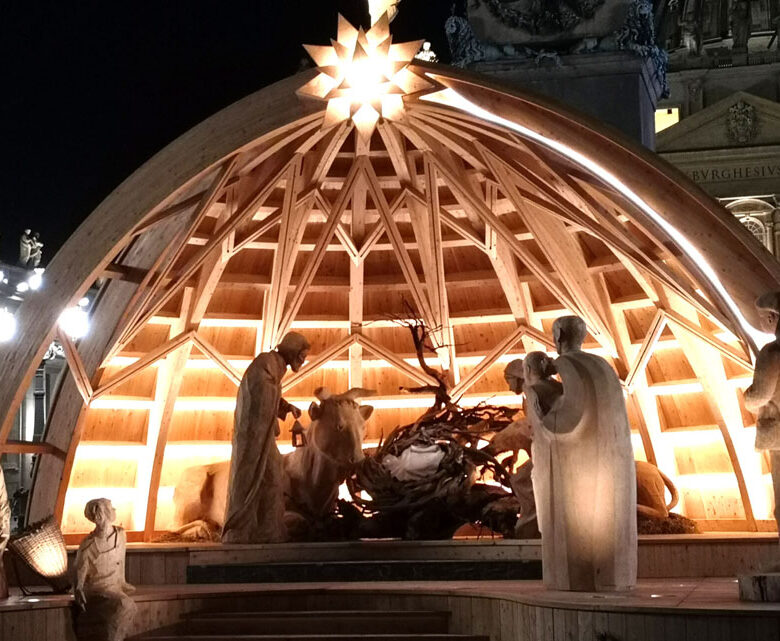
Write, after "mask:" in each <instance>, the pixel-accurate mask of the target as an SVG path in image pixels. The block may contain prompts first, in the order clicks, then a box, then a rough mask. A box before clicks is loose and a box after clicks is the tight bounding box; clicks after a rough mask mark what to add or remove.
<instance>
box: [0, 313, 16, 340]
mask: <svg viewBox="0 0 780 641" xmlns="http://www.w3.org/2000/svg"><path fill="white" fill-rule="evenodd" d="M15 334H16V317H15V316H14V315H13V314H12V313H11V312H9V311H8V310H7V309H6V308H5V307H3V308H2V309H0V343H7V342H8V341H10V340H11V339H12V338H13V337H14V335H15Z"/></svg>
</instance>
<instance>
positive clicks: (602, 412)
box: [525, 316, 637, 591]
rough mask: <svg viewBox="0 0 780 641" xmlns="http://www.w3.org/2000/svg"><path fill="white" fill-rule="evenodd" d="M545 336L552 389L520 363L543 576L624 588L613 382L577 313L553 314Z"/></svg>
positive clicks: (619, 433) (625, 444)
mask: <svg viewBox="0 0 780 641" xmlns="http://www.w3.org/2000/svg"><path fill="white" fill-rule="evenodd" d="M553 334H554V339H555V344H556V346H557V348H558V353H559V354H560V356H559V357H558V358H557V359H555V361H554V367H555V370H556V371H557V373H558V374H559V376H560V378H561V382H562V385H563V389H562V393H561V394H560V395H556V394H555V392H554V390H553V389H552V387H551V383H552V381H548V380H546V379H541V378H539V374H537V375H536V378H538V380H534V375H533V372H532V371H531V368H530V367H526V383H525V392H526V398H527V401H526V402H527V404H528V413H529V416H530V417H531V421H532V424H533V429H534V439H533V446H532V452H533V461H534V476H533V482H534V495H535V497H536V507H537V511H538V514H539V529H540V530H541V532H542V567H543V575H544V583H545V585H546V586H547V587H548V588H550V589H554V590H580V591H612V590H624V589H628V588H631V587H633V586H634V585H635V583H636V566H637V551H636V546H637V524H636V475H635V467H634V456H633V451H632V447H631V431H630V428H629V424H628V416H627V415H626V406H625V401H624V399H623V390H622V388H621V385H620V381H619V379H618V377H617V375H616V374H615V371H614V370H613V369H612V368H611V367H610V365H609V364H608V363H607V361H605V360H604V359H603V358H601V357H600V356H596V355H595V354H588V353H586V352H583V351H582V349H581V348H582V343H583V341H584V340H585V336H586V334H587V330H586V327H585V322H584V321H583V320H582V319H581V318H579V317H577V316H564V317H562V318H559V319H557V320H556V321H555V323H554V324H553ZM529 358H530V355H529ZM526 360H528V358H527V359H526ZM536 369H537V370H538V371H539V372H541V371H543V369H546V368H536Z"/></svg>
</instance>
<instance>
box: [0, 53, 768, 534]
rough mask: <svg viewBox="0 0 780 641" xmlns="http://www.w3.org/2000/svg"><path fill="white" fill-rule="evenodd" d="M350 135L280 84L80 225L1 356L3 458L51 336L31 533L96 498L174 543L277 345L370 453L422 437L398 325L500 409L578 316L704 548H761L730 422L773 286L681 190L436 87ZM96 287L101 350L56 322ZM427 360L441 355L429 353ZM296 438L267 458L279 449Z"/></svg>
mask: <svg viewBox="0 0 780 641" xmlns="http://www.w3.org/2000/svg"><path fill="white" fill-rule="evenodd" d="M411 69H412V70H413V71H414V73H416V74H417V75H418V76H420V77H423V78H426V79H427V80H428V81H429V82H430V84H431V88H430V89H429V90H427V91H421V92H418V93H412V94H411V95H409V96H406V97H405V99H404V102H405V112H404V115H403V117H402V118H400V119H393V120H388V119H384V120H381V121H380V122H379V123H378V124H377V126H376V128H375V129H374V130H373V132H371V133H370V135H365V134H364V133H363V132H361V131H359V130H358V128H356V126H355V125H354V124H353V121H351V120H349V119H346V120H344V121H342V122H340V123H337V124H332V125H330V124H329V123H328V122H325V121H326V111H325V107H324V105H323V103H322V102H318V101H313V100H309V99H305V98H302V97H300V96H298V95H297V94H296V91H297V90H298V89H299V88H300V87H301V86H303V85H304V84H305V83H306V82H307V81H310V80H311V79H312V78H313V77H314V76H313V73H312V72H305V73H303V74H300V75H298V76H294V77H291V78H288V79H286V80H284V81H282V82H279V83H277V84H275V85H272V86H270V87H267V88H265V89H263V90H261V91H259V92H257V93H256V94H253V95H251V96H249V97H247V98H246V99H244V100H242V101H240V102H238V103H236V104H234V105H232V106H230V107H228V108H226V109H225V110H223V111H222V112H220V113H218V114H216V115H215V116H213V117H212V118H210V119H208V120H206V121H205V122H204V123H202V124H201V125H199V126H197V127H195V128H194V129H193V130H191V131H190V132H188V133H186V134H185V135H183V136H182V137H181V138H180V139H178V140H177V141H175V142H173V143H172V144H171V145H169V146H168V147H167V148H166V149H164V150H163V151H161V152H160V153H159V154H158V155H156V156H155V157H154V158H152V159H151V160H150V161H149V162H147V163H146V164H145V165H144V166H143V167H141V168H140V169H139V170H138V171H137V172H136V173H134V174H133V175H132V176H131V177H130V178H128V179H127V180H126V181H125V182H124V183H123V184H122V185H121V186H119V187H118V188H117V190H116V191H115V192H114V193H112V194H111V195H110V196H109V197H108V198H107V199H106V200H105V201H104V202H103V203H102V204H101V205H100V206H99V207H98V208H97V210H95V212H94V213H92V215H91V216H90V217H89V218H88V219H87V220H86V221H85V222H84V223H83V224H82V225H81V227H79V229H78V230H77V231H76V233H75V234H74V235H73V237H72V238H71V239H70V241H69V242H68V243H67V244H66V245H65V246H64V247H63V248H62V250H61V251H60V252H59V253H58V254H57V256H56V257H55V258H54V260H53V261H52V263H51V265H50V266H49V268H48V269H47V272H46V278H45V282H44V285H43V287H42V288H41V290H40V291H39V292H37V293H36V295H34V296H30V297H29V298H28V299H27V300H26V301H25V303H24V305H23V306H22V308H21V310H20V311H19V315H18V322H19V326H20V327H23V328H24V334H23V336H21V337H20V339H19V340H18V341H16V342H15V343H12V344H10V345H7V346H4V347H3V351H2V355H1V358H0V366H1V367H2V371H3V372H4V376H3V380H2V381H1V382H0V385H1V386H2V387H0V401H1V402H0V407H2V408H3V411H4V412H5V416H4V421H3V423H2V431H0V447H3V446H5V447H6V448H7V447H8V444H7V443H6V439H7V434H8V429H9V426H10V424H11V421H12V419H13V416H14V414H15V412H16V410H17V408H18V406H19V403H20V401H21V398H22V397H23V394H24V390H25V389H26V386H27V385H28V383H29V381H30V379H31V377H32V375H33V373H34V371H35V368H36V366H37V364H38V362H39V361H40V359H41V357H42V355H43V352H44V351H45V350H46V347H47V346H48V344H49V343H50V341H51V340H52V339H54V338H55V337H57V338H58V339H59V340H60V341H61V342H62V344H63V347H64V349H65V353H66V356H67V360H68V366H69V367H68V371H69V375H67V376H65V377H64V378H63V380H62V381H61V384H60V386H59V390H58V393H57V394H56V397H55V399H54V402H53V404H52V407H51V409H50V412H49V415H48V421H47V432H46V437H45V443H43V444H37V445H35V447H36V448H37V449H36V450H35V451H38V452H40V453H41V456H40V460H39V464H38V466H37V472H36V479H35V485H34V489H33V494H32V498H31V507H30V518H31V519H35V518H40V517H41V516H43V515H45V514H47V513H51V512H54V513H55V514H56V515H57V517H58V518H60V519H61V520H62V525H63V529H64V531H65V532H66V533H70V534H77V533H79V532H84V531H86V530H87V524H86V522H85V521H84V518H83V516H82V509H83V505H84V503H85V502H86V500H88V499H90V498H93V497H95V496H107V497H109V498H111V499H112V501H113V502H114V505H115V506H116V507H117V511H118V514H119V520H120V521H121V522H122V524H123V525H124V526H125V527H126V528H127V529H128V530H129V531H130V537H131V539H132V538H133V537H135V538H136V540H140V539H142V538H143V537H146V539H147V540H148V539H149V538H150V537H151V536H152V535H153V534H154V533H155V531H159V530H163V529H165V528H166V527H167V526H168V525H169V524H170V519H171V511H172V491H173V487H174V485H175V483H176V481H177V479H178V476H179V475H180V473H181V471H182V470H183V469H184V468H185V467H187V466H189V465H193V464H196V463H199V462H209V461H216V460H223V459H227V458H229V456H230V439H231V430H232V419H233V416H232V410H233V407H234V400H235V394H236V385H237V384H238V382H239V380H240V377H241V373H242V371H243V369H244V368H245V367H246V366H247V365H248V363H249V362H250V360H251V359H252V358H253V357H254V356H255V355H256V354H257V353H258V352H259V351H261V350H264V349H268V348H269V347H272V346H273V345H275V343H276V342H277V341H278V340H279V339H280V337H281V336H282V335H283V334H284V333H285V332H286V331H287V330H289V329H295V330H296V331H299V332H301V333H303V334H305V335H306V336H307V337H308V339H309V340H310V342H311V343H312V351H311V356H310V362H309V363H308V364H307V365H306V366H305V367H304V368H303V369H302V370H301V371H300V372H299V373H298V374H295V375H292V374H288V378H287V379H285V382H284V388H285V396H286V398H287V399H288V400H291V401H293V402H296V403H300V405H301V407H307V406H308V404H309V402H310V401H311V399H312V396H313V390H314V389H315V388H316V387H318V386H321V385H326V386H328V387H329V388H331V389H334V390H341V389H346V388H347V387H348V386H355V385H362V386H363V387H369V388H374V389H376V390H377V392H378V395H377V397H376V398H375V399H373V402H372V404H373V405H374V406H375V407H376V411H375V413H374V416H373V418H372V419H371V420H370V422H369V424H368V432H367V436H366V440H367V442H368V443H369V444H370V443H373V442H376V441H377V440H378V439H379V437H380V435H381V434H382V433H385V434H387V433H388V432H389V431H390V430H391V429H392V428H393V427H394V426H396V425H398V424H401V423H405V422H410V421H412V420H414V418H416V417H417V416H418V415H419V414H420V413H421V411H422V409H423V408H424V407H427V406H428V405H429V404H430V400H431V399H430V397H425V396H422V397H421V396H415V395H400V394H399V391H398V390H399V386H402V385H420V384H426V383H428V382H429V377H428V376H427V375H426V374H425V373H424V372H422V371H421V370H420V368H419V367H417V365H416V364H415V361H414V354H413V353H412V351H413V349H412V341H411V338H410V335H409V332H408V330H407V329H406V328H404V327H402V326H400V325H399V324H398V323H397V320H398V319H403V318H408V317H409V315H410V310H412V311H413V313H414V315H415V316H417V317H419V318H422V319H424V320H425V321H426V323H427V324H428V326H429V327H433V328H437V331H436V332H435V337H436V338H437V340H438V342H439V346H440V348H439V349H438V350H437V356H438V361H439V363H438V365H439V366H441V367H444V368H446V369H447V370H448V372H449V376H450V380H451V382H452V385H453V388H452V392H453V395H454V396H461V395H462V401H461V402H462V403H463V404H464V405H468V404H474V403H477V402H481V401H485V400H489V399H492V402H497V403H500V404H517V403H518V401H519V399H517V398H516V397H513V396H511V395H509V393H508V392H507V391H506V385H505V382H504V380H503V376H502V372H503V369H504V367H505V365H506V363H507V362H508V361H510V360H512V359H514V358H520V357H522V356H523V354H524V353H525V352H526V351H532V350H538V349H543V350H549V349H551V346H552V341H551V331H550V327H551V324H552V322H553V320H554V319H555V318H557V317H558V316H561V315H565V314H570V313H575V314H578V315H580V316H582V317H583V318H584V319H585V320H586V322H587V324H588V327H589V329H590V337H589V340H588V342H587V343H586V348H587V349H591V350H594V351H597V352H598V353H599V354H601V355H603V356H604V357H605V358H607V359H609V360H610V362H611V363H613V365H614V367H615V369H616V370H617V372H618V374H619V376H620V377H621V379H622V380H623V381H624V382H625V388H626V399H627V404H628V409H629V417H630V420H631V424H632V428H633V430H634V438H635V440H634V442H635V450H636V456H637V458H641V459H646V460H649V461H652V462H655V463H656V464H658V465H659V467H660V468H661V469H662V470H663V471H664V472H665V473H666V474H668V475H669V476H670V477H672V478H673V479H674V480H675V482H676V483H677V485H678V487H679V488H680V491H681V495H682V501H681V506H680V508H679V509H680V510H681V511H682V512H683V513H684V514H686V515H687V516H689V517H691V518H694V519H697V520H698V521H699V522H700V523H701V525H702V527H703V528H705V529H720V530H723V529H732V530H754V531H755V530H757V529H769V528H771V527H772V525H771V524H770V521H769V520H768V519H769V518H770V514H771V512H770V510H771V484H770V483H769V480H768V478H769V477H768V468H767V463H766V462H765V461H764V460H763V458H762V455H761V454H760V453H756V452H755V451H754V449H753V439H754V434H755V430H754V427H753V426H754V418H753V417H752V416H751V415H750V414H749V413H748V412H747V411H746V410H745V408H744V405H743V403H742V391H741V390H742V389H744V387H746V385H747V384H749V381H750V376H751V358H752V356H751V354H752V353H754V351H755V341H756V340H757V338H756V337H757V336H758V334H757V333H756V332H755V331H754V329H753V328H754V327H757V326H758V319H757V318H756V315H755V312H754V311H753V305H752V303H753V300H754V299H755V298H756V297H757V296H758V295H759V294H762V293H764V292H765V291H768V290H771V289H777V288H779V287H780V268H779V267H778V264H777V263H776V262H775V261H774V259H773V258H772V256H771V255H770V254H769V253H768V252H766V251H765V250H764V249H763V248H762V247H761V246H760V245H759V244H758V243H757V242H756V240H755V239H754V238H753V237H752V236H751V235H750V233H749V232H748V231H747V230H745V229H743V228H742V227H741V226H740V225H739V223H738V222H737V221H736V220H735V219H734V218H733V217H732V216H731V215H730V214H729V213H728V212H726V211H725V210H724V209H722V208H721V207H720V206H719V205H718V204H717V203H716V202H714V201H713V200H711V199H710V198H709V197H707V196H706V195H705V194H704V193H703V192H701V191H700V190H699V189H698V188H697V187H695V186H694V185H693V184H692V183H691V182H689V181H688V180H687V179H686V178H685V177H683V176H682V175H681V174H679V173H677V172H676V171H675V170H673V169H672V168H671V167H669V166H668V165H666V164H664V163H663V162H661V161H660V160H658V159H657V158H656V157H655V156H654V155H653V154H651V153H650V152H647V151H646V150H644V149H641V148H639V147H638V146H637V145H635V144H632V143H630V142H626V141H623V140H621V139H620V137H619V136H618V135H617V134H615V133H614V132H611V131H607V130H606V129H605V128H604V127H603V126H601V125H599V124H597V123H595V122H593V121H589V120H587V119H585V118H584V117H581V116H577V115H574V114H571V113H569V112H568V111H567V110H566V109H564V108H562V107H561V106H559V105H557V104H553V103H550V102H549V101H547V100H543V99H541V98H538V97H534V96H531V95H525V94H515V93H512V92H510V91H507V90H506V89H502V88H497V87H493V86H490V85H489V84H488V83H486V82H485V81H484V79H483V78H479V77H475V76H469V75H467V74H464V73H461V72H458V71H456V70H453V69H451V68H447V67H439V66H431V65H414V66H413V67H411ZM96 281H99V283H100V293H99V295H98V297H97V299H96V300H95V302H94V304H93V306H92V308H91V311H90V324H91V329H90V332H89V333H88V334H87V335H86V336H85V337H84V338H83V339H81V340H80V341H78V342H77V343H74V342H73V341H71V340H70V339H69V338H68V337H67V336H65V335H64V334H63V333H62V332H61V331H60V330H58V329H57V318H58V316H59V315H60V313H61V311H62V310H63V309H64V308H66V307H68V306H70V305H73V304H75V302H76V301H78V300H79V298H80V297H81V296H83V294H84V292H85V291H86V290H87V289H88V288H89V287H90V286H92V285H93V284H94V283H95V282H96ZM431 362H432V364H434V365H436V364H437V363H436V362H435V359H431ZM288 427H289V426H286V427H283V430H282V436H281V437H280V445H281V446H285V445H288V444H289V440H290V434H289V429H288Z"/></svg>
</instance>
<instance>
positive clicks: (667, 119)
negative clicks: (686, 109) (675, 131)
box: [655, 107, 680, 133]
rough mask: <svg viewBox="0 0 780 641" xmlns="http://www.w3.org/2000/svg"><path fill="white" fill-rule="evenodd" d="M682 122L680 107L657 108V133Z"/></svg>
mask: <svg viewBox="0 0 780 641" xmlns="http://www.w3.org/2000/svg"><path fill="white" fill-rule="evenodd" d="M678 122H680V108H679V107H665V108H663V109H656V110H655V133H658V132H659V131H663V130H664V129H667V128H669V127H671V126H672V125H676V124H677V123H678Z"/></svg>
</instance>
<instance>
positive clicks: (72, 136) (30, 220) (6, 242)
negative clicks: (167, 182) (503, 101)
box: [0, 0, 452, 264]
mask: <svg viewBox="0 0 780 641" xmlns="http://www.w3.org/2000/svg"><path fill="white" fill-rule="evenodd" d="M451 4H452V0H404V1H403V2H402V3H401V5H400V9H401V10H400V13H399V15H398V17H397V18H396V19H395V21H394V22H393V25H392V29H393V36H394V38H395V40H396V41H399V42H400V41H405V40H412V39H418V38H426V39H428V40H430V41H431V42H432V43H433V48H434V50H435V51H437V53H438V54H439V55H440V57H441V58H442V61H443V62H445V61H446V60H447V53H448V51H447V45H446V37H445V35H444V21H445V20H446V18H447V16H448V15H449V13H450V6H451ZM339 11H340V12H341V13H343V14H344V15H345V16H346V17H347V18H348V19H349V20H350V21H351V22H353V24H358V23H362V24H363V25H364V26H368V25H367V23H368V10H367V8H366V3H365V1H364V0H340V1H333V2H328V1H323V0H308V1H307V0H276V1H270V0H255V1H254V2H249V1H244V2H240V1H235V0H221V1H218V0H211V1H207V0H187V1H184V0H179V1H176V0H157V1H156V2H144V1H139V0H136V1H134V2H127V1H125V0H108V1H106V0H101V1H99V2H95V1H92V0H81V1H79V2H75V1H74V0H36V1H35V2H6V3H3V8H2V12H1V15H0V23H1V24H0V60H1V62H0V65H1V67H0V68H1V69H2V81H3V91H2V96H3V97H2V99H0V121H1V122H2V139H0V145H1V146H2V147H1V148H0V153H1V154H2V168H1V169H2V170H1V171H0V181H1V182H0V187H1V188H2V194H3V198H2V205H0V207H2V209H0V212H1V213H0V221H1V223H2V224H1V225H0V233H2V247H1V249H0V257H2V259H3V260H5V261H6V262H15V261H16V259H17V257H18V239H19V235H20V234H21V231H22V230H23V229H24V228H25V227H31V228H32V229H33V230H38V231H40V233H41V240H42V241H43V242H44V244H45V246H44V264H45V263H46V262H48V261H49V260H50V259H51V257H52V256H53V255H54V253H55V252H56V250H57V249H58V248H59V247H60V246H61V245H62V244H63V243H64V242H65V240H66V239H67V238H68V236H69V235H70V234H72V233H73V231H74V230H75V229H76V227H77V226H78V225H79V224H80V223H81V222H82V221H83V220H84V218H86V217H87V216H88V215H89V213H90V212H91V211H92V210H93V209H94V208H95V207H96V206H97V205H98V203H99V202H100V201H101V200H103V198H105V197H106V196H107V195H108V194H109V193H110V192H111V191H112V190H113V189H114V187H116V186H117V185H118V184H119V183H120V182H121V181H122V180H123V179H124V178H126V177H127V176H128V175H129V174H131V173H132V172H133V171H134V170H135V169H136V168H138V167H139V166H140V165H141V164H143V162H144V161H146V160H147V159H148V158H149V157H151V156H152V155H154V154H155V153H156V152H157V151H159V150H160V149H162V148H163V147H164V146H165V145H166V144H168V143H169V142H171V141H172V140H174V139H175V138H177V137H178V136H179V135H181V134H182V133H184V132H185V131H187V130H188V129H189V128H190V127H192V126H194V125H196V124H197V123H198V122H200V121H202V120H204V119H205V118H207V117H208V116H210V115H211V114H213V113H215V112H216V111H218V110H219V109H222V108H223V107H226V106H227V105H229V104H231V103H233V102H235V101H236V100H238V99H240V98H242V97H244V96H246V95H248V94H250V93H252V92H254V91H257V90H258V89H260V88H262V87H264V86H265V85H268V84H270V83H272V82H275V81H276V80H279V79H281V78H284V77H286V76H288V75H291V74H293V73H294V72H295V71H296V70H297V69H298V68H299V65H300V63H301V60H302V59H303V58H305V57H306V54H305V52H304V51H303V49H302V48H301V46H300V45H301V43H304V42H306V43H314V44H327V43H328V39H329V38H330V37H331V36H335V32H336V14H337V12H339Z"/></svg>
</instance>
